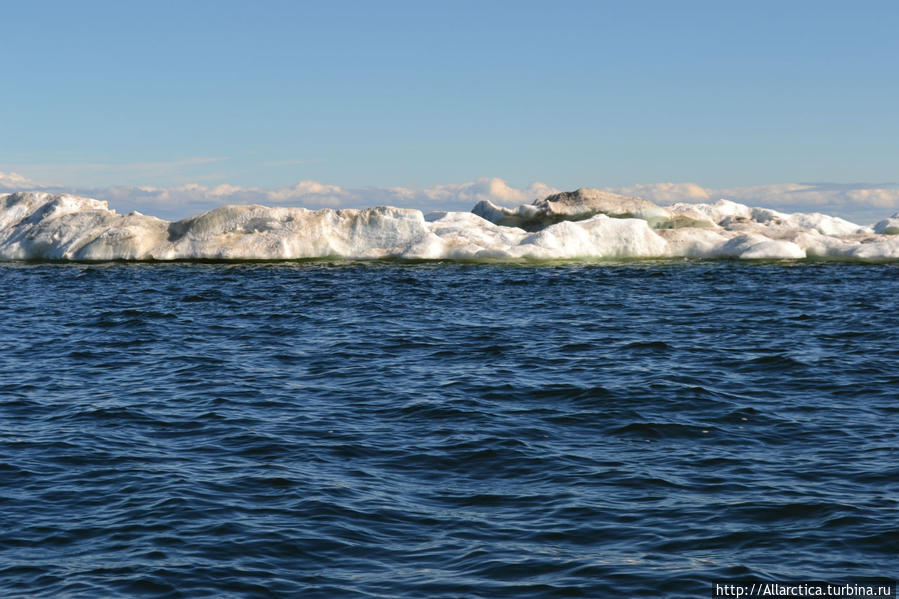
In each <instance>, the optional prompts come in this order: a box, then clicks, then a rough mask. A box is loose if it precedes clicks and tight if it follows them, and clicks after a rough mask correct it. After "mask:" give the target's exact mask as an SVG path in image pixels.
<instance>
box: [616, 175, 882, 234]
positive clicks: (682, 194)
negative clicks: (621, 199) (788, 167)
mask: <svg viewBox="0 0 899 599" xmlns="http://www.w3.org/2000/svg"><path fill="white" fill-rule="evenodd" d="M610 191H615V192H617V193H622V194H626V195H636V196H639V197H642V198H645V199H647V200H650V201H653V202H655V203H657V204H661V205H665V204H672V203H674V202H690V203H696V202H700V203H705V202H714V201H717V200H718V199H721V198H724V199H728V200H732V201H734V202H739V203H740V204H747V205H749V206H762V207H765V208H773V209H775V210H781V211H783V212H823V213H825V214H831V215H834V216H841V217H843V218H846V219H849V220H852V221H854V222H858V223H862V224H864V223H870V222H874V221H876V220H879V219H881V218H883V217H885V216H887V215H888V214H891V213H893V212H896V211H897V210H899V186H897V185H896V184H891V183H879V184H865V183H858V184H839V183H780V184H772V185H755V186H748V187H729V188H706V187H702V186H700V185H698V184H696V183H650V184H642V185H633V186H630V187H617V188H610Z"/></svg>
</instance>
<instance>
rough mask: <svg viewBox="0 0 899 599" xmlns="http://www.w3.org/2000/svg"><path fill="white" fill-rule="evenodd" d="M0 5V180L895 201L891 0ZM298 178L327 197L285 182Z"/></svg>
mask: <svg viewBox="0 0 899 599" xmlns="http://www.w3.org/2000/svg"><path fill="white" fill-rule="evenodd" d="M0 15H2V21H3V24H4V27H3V37H2V41H0V44H2V46H3V51H2V52H0V78H2V81H3V83H4V85H3V87H4V90H3V93H2V94H0V189H3V190H15V189H19V188H22V187H32V188H46V189H66V190H72V191H77V192H90V193H92V194H93V195H94V196H95V197H100V198H110V202H111V204H113V205H118V206H121V207H131V206H141V207H143V208H145V209H150V210H151V211H152V209H153V207H154V206H156V207H158V210H157V212H159V211H161V212H165V213H170V214H172V215H176V214H177V213H179V211H181V212H183V211H186V210H189V209H194V208H197V207H200V206H201V205H205V204H210V205H214V204H216V203H218V202H220V201H224V200H223V198H225V199H228V200H229V201H230V200H231V199H235V198H237V199H240V198H248V197H250V196H252V197H255V198H262V199H272V198H275V200H277V198H278V197H281V199H282V201H289V200H290V198H293V199H294V200H295V201H297V202H307V203H308V202H310V201H311V200H310V197H317V198H318V199H322V198H326V197H327V202H325V203H323V204H322V205H333V204H340V203H341V202H349V203H353V202H357V203H358V202H364V201H367V200H369V199H371V200H376V199H377V200H384V199H387V200H389V199H396V198H400V200H398V201H411V200H410V199H409V198H415V197H418V198H419V200H418V201H424V200H428V201H430V202H431V203H432V204H433V203H434V200H433V197H434V195H435V193H436V195H438V196H440V195H441V193H443V196H441V197H443V198H444V201H445V202H446V198H447V197H448V196H447V195H446V193H444V192H447V190H448V189H469V190H470V189H471V188H472V186H474V187H475V188H479V189H480V188H485V189H487V190H488V192H489V189H490V187H491V185H493V187H494V188H495V189H501V187H497V184H495V183H491V182H494V181H496V180H499V181H500V183H501V184H502V186H505V189H511V190H514V193H511V194H506V195H507V196H508V197H507V198H506V199H508V200H512V199H514V200H516V201H517V199H519V197H521V198H526V199H528V201H529V199H534V198H530V195H532V194H533V193H535V192H537V191H543V190H546V189H575V188H577V187H599V188H608V189H619V190H625V191H627V190H643V193H644V194H647V195H649V196H652V195H653V194H661V195H664V197H666V198H668V197H672V196H671V193H672V192H674V191H677V190H683V191H684V194H685V195H683V196H682V197H676V198H675V199H685V200H687V201H698V199H702V198H703V197H704V196H703V194H705V195H706V196H708V195H709V194H711V196H714V195H715V194H717V193H718V192H719V191H721V190H729V192H730V193H731V195H732V196H733V197H735V198H737V199H740V198H743V197H749V198H752V199H756V198H757V199H760V200H761V202H756V203H757V204H759V205H765V204H767V205H771V206H773V207H778V206H793V205H801V206H804V207H805V208H808V209H809V210H811V209H812V208H816V206H818V205H820V209H821V211H823V210H825V209H827V210H830V211H831V212H832V213H840V214H844V215H857V216H862V215H864V216H867V215H869V214H870V215H872V216H873V215H874V214H875V213H876V214H879V215H882V216H885V215H886V214H888V213H890V212H895V211H896V210H899V189H897V185H896V183H897V181H899V172H897V171H899V110H897V105H899V35H897V34H896V32H897V31H899V4H897V3H896V2H895V1H892V0H891V1H884V2H876V1H870V2H865V1H859V2H854V3H848V2H844V1H843V2H829V1H826V0H819V1H814V2H805V1H801V0H793V1H789V2H784V1H782V0H781V1H778V2H768V1H765V0H759V1H754V2H739V3H738V2H720V1H719V2H699V1H689V0H684V1H681V2H653V1H641V0H635V1H633V2H620V1H618V2H602V1H597V0H594V1H590V2H579V1H565V0H557V1H554V2H552V3H550V2H546V1H544V2H529V1H526V0H518V1H515V2H503V1H499V0H496V1H491V2H484V1H480V2H466V1H461V0H460V1H453V2H420V1H416V2H405V1H392V0H380V1H378V2H370V1H367V2H361V1H360V2H349V1H339V0H331V1H329V2H315V1H308V2H300V1H283V2H282V1H273V0H268V1H267V0H260V1H259V2H254V3H249V2H245V1H240V2H234V1H230V0H216V1H202V0H196V1H192V2H183V1H179V2H168V1H164V0H155V1H154V2H152V3H150V2H140V3H137V2H120V1H116V2H105V1H90V0H85V1H84V2H77V3H75V2H68V1H66V2H58V1H49V0H47V1H42V0H35V1H33V2H18V1H16V2H13V1H9V0H0ZM301 184H302V185H305V187H303V189H304V190H308V189H310V186H314V185H320V186H322V189H332V190H333V189H339V190H341V193H338V194H336V195H335V194H331V195H328V194H324V193H319V194H318V195H317V196H316V194H312V196H310V195H309V194H308V193H305V192H304V194H305V195H304V194H299V195H297V194H294V195H293V196H291V195H290V193H289V190H292V189H295V188H296V187H297V186H298V185H301ZM466 186H468V187H466ZM479 186H480V187H479ZM791 186H792V187H791ZM797 186H799V187H797ZM697 189H701V190H703V191H702V193H700V192H697V191H696V190H697ZM141 190H144V191H141ZM147 190H155V191H147ZM179 190H180V191H179ZM216 190H217V191H216ZM228 190H230V193H226V192H227V191H228ZM347 190H350V191H347ZM366 190H367V191H366ZM390 190H394V191H393V192H391V191H390ZM397 190H400V191H397ZM434 190H437V191H436V192H435V191H434ZM440 190H443V191H442V192H441V191H440ZM690 190H692V192H690ZM735 190H742V191H735ZM747 190H749V191H747ZM785 190H786V191H785ZM279 193H280V195H278V194H279ZM391 193H392V194H393V195H391ZM447 193H448V192H447ZM691 193H692V195H691ZM784 193H787V195H786V196H784V195H783V194H784ZM141 194H143V195H142V196H141ZM154 194H155V195H154ZM179 194H180V196H179ZM254 194H255V195H254ZM341 194H342V195H341ZM666 194H667V195H666ZM741 194H743V195H741ZM790 194H792V195H790ZM797 194H799V195H797ZM803 194H804V195H803ZM822 194H824V195H822ZM828 194H829V195H828ZM462 195H463V196H464V195H465V194H464V193H463V194H462ZM500 195H502V194H500ZM661 195H660V197H661ZM137 196H141V197H142V198H143V199H141V198H139V197H137ZM200 196H202V197H200ZM513 196H514V197H513ZM711 196H709V197H711ZM799 196H802V197H801V198H799ZM452 197H453V198H454V199H455V200H456V201H458V202H461V201H462V200H461V199H459V198H457V197H456V196H452ZM653 197H654V196H653ZM303 198H305V199H303ZM403 198H405V200H403ZM797 198H799V199H798V200H797ZM650 199H651V198H650ZM703 201H705V200H703ZM204 202H205V204H204Z"/></svg>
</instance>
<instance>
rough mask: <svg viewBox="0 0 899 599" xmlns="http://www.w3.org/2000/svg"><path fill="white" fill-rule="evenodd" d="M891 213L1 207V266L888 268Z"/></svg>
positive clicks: (615, 198)
mask: <svg viewBox="0 0 899 599" xmlns="http://www.w3.org/2000/svg"><path fill="white" fill-rule="evenodd" d="M897 233H899V213H897V214H894V215H893V216H892V217H890V218H889V219H885V220H883V221H881V222H879V223H877V224H876V225H875V226H874V227H863V226H859V225H856V224H854V223H851V222H849V221H846V220H844V219H841V218H837V217H834V216H827V215H824V214H819V213H810V214H805V213H795V214H789V213H782V212H778V211H775V210H770V209H767V208H751V207H748V206H744V205H742V204H737V203H734V202H730V201H727V200H720V201H718V202H715V203H711V204H683V203H681V204H673V205H671V206H667V207H662V206H657V205H655V204H653V203H652V202H649V201H647V200H643V199H640V198H633V197H626V196H620V195H617V194H612V193H608V192H604V191H599V190H594V189H579V190H576V191H573V192H564V193H560V194H554V195H552V196H548V197H546V198H543V199H540V200H536V201H535V202H533V203H531V204H525V205H522V206H518V207H517V208H512V209H510V208H504V207H501V206H497V205H495V204H493V203H491V202H488V201H484V202H480V203H478V205H477V206H475V207H474V209H473V210H472V212H436V213H431V214H429V215H428V216H427V217H425V215H423V214H422V213H421V212H420V211H418V210H411V209H404V208H392V207H384V206H382V207H376V208H364V209H346V210H332V209H326V210H308V209H305V208H288V207H265V206H256V205H250V206H224V207H221V208H216V209H214V210H210V211H209V212H205V213H203V214H200V215H198V216H194V217H190V218H187V219H184V220H180V221H177V222H169V221H165V220H161V219H158V218H155V217H152V216H146V215H143V214H140V213H138V212H132V213H130V214H126V215H120V214H117V213H116V212H115V211H114V210H111V209H109V207H108V205H107V203H106V202H103V201H98V200H94V199H91V198H85V197H79V196H74V195H68V194H50V193H45V192H19V193H11V194H3V195H0V259H2V260H84V261H91V260H191V259H223V260H283V259H300V258H320V257H331V256H334V257H337V256H339V257H345V258H408V259H462V260H494V259H495V260H509V259H513V260H514V259H536V260H546V259H569V258H612V259H623V258H675V257H688V258H739V259H803V258H841V259H896V258H899V235H897Z"/></svg>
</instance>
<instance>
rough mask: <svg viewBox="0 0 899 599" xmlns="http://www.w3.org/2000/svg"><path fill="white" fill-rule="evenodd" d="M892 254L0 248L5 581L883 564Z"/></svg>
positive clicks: (460, 575) (568, 573) (810, 574)
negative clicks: (159, 256)
mask: <svg viewBox="0 0 899 599" xmlns="http://www.w3.org/2000/svg"><path fill="white" fill-rule="evenodd" d="M897 291H899V267H897V266H895V265H858V264H832V263H829V264H798V265H793V266H791V265H785V264H769V265H758V264H738V263H729V262H718V263H687V264H682V263H678V264H675V263H658V264H621V265H585V264H568V265H555V266H554V265H544V266H539V267H535V266H502V265H484V264H480V265H466V264H452V263H441V264H402V263H367V264H355V263H322V262H318V263H299V264H243V265H241V264H173V265H172V264H170V265H152V264H144V265H124V264H111V265H58V264H6V265H2V266H0V358H2V361H0V432H2V437H0V484H2V486H0V596H3V597H6V598H16V597H29V598H31V597H48V598H49V597H53V598H56V597H69V598H84V597H89V598H94V597H96V598H101V597H102V598H106V597H138V596H140V597H190V598H196V597H216V598H219V597H491V598H492V597H636V596H652V597H710V596H713V595H712V586H711V585H712V581H715V580H722V579H734V578H756V577H758V578H762V579H769V580H797V579H824V580H834V579H837V580H845V579H859V578H865V577H895V576H896V574H897V567H896V564H897V561H896V557H897V555H899V532H897V529H899V526H897V521H899V516H897V515H899V450H897V441H899V401H897V397H899V392H897V389H899V368H897V366H899V344H897V330H899V326H897V325H899V322H897V312H896V307H897Z"/></svg>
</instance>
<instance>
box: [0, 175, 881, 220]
mask: <svg viewBox="0 0 899 599" xmlns="http://www.w3.org/2000/svg"><path fill="white" fill-rule="evenodd" d="M591 185H595V183H594V182H589V181H585V182H584V186H591ZM602 189H607V190H608V191H613V192H616V193H620V194H624V195H631V196H637V197H641V198H644V199H647V200H650V201H652V202H655V203H656V204H659V205H663V206H664V205H670V204H673V203H675V202H690V203H693V202H714V201H716V200H718V199H721V198H725V199H728V200H732V201H734V202H738V203H741V204H746V205H749V206H761V207H765V208H773V209H776V210H781V211H784V212H823V213H825V214H830V215H834V216H840V217H842V218H846V219H848V220H851V221H853V222H857V223H860V224H867V223H872V222H874V221H877V220H880V219H881V218H884V217H886V216H888V215H890V214H892V213H894V212H897V211H899V185H897V184H895V183H880V184H866V183H858V184H841V183H784V184H774V185H757V186H751V187H732V188H707V187H702V186H701V185H698V184H696V183H649V184H640V185H632V186H626V187H605V188H602ZM11 191H52V192H68V193H73V194H77V195H84V196H88V197H93V198H96V199H98V200H106V201H108V202H109V206H110V207H111V208H114V209H116V210H117V211H119V212H120V213H126V212H131V211H132V210H137V211H138V212H142V213H144V214H150V215H153V216H158V217H161V218H166V219H169V220H176V219H180V218H184V217H186V216H191V215H194V214H197V213H199V212H203V211H205V210H210V209H212V208H215V207H218V206H223V205H226V204H262V205H266V206H302V207H305V208H310V209H316V208H363V207H369V206H385V205H386V206H396V207H400V208H415V209H418V210H422V211H424V212H429V211H434V210H458V211H466V212H467V211H469V210H471V208H472V207H473V206H474V205H475V204H477V203H478V202H480V201H481V200H489V201H491V202H493V203H495V204H499V205H503V206H510V207H511V206H517V205H519V204H525V203H530V202H532V201H533V200H536V199H539V198H543V197H545V196H547V195H550V194H552V193H556V192H558V191H559V189H556V188H554V187H551V186H549V185H546V184H544V183H532V184H531V185H529V186H528V187H525V188H516V187H511V186H509V185H508V184H507V183H506V182H505V181H503V180H502V179H498V178H483V179H478V180H477V181H471V182H468V183H456V184H448V185H435V186H432V187H426V188H421V189H414V188H407V187H361V188H344V187H340V186H337V185H328V184H325V183H319V182H317V181H300V182H299V183H297V184H295V185H292V186H288V187H278V188H274V189H263V188H257V187H240V186H235V185H226V184H225V185H214V186H204V185H198V184H188V185H181V186H177V187H131V186H114V187H102V188H71V187H66V186H63V185H51V184H44V183H40V182H37V181H33V180H31V179H29V178H27V177H24V176H22V175H20V174H17V173H3V172H0V192H11Z"/></svg>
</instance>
